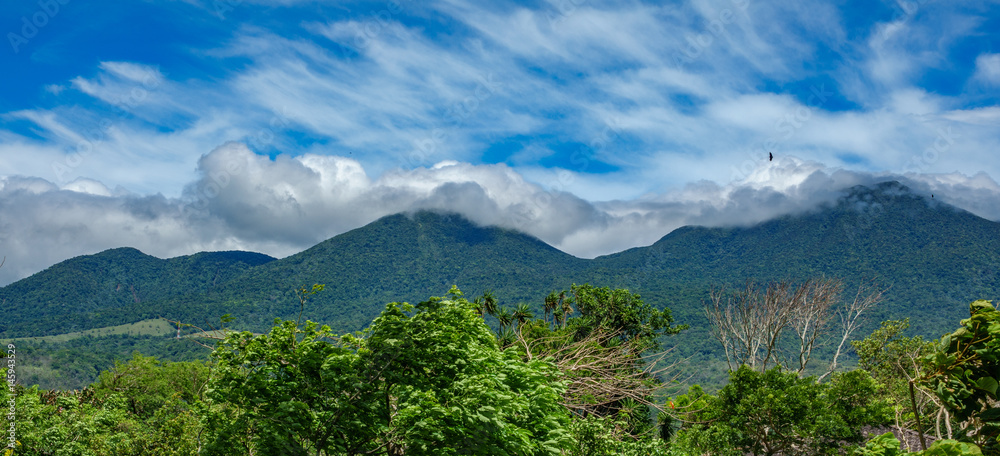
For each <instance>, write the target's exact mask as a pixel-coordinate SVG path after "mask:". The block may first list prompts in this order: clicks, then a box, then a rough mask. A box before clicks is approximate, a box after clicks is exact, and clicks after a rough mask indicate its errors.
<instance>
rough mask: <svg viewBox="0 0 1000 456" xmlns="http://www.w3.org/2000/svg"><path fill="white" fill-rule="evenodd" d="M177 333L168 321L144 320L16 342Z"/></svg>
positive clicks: (20, 339) (20, 338)
mask: <svg viewBox="0 0 1000 456" xmlns="http://www.w3.org/2000/svg"><path fill="white" fill-rule="evenodd" d="M176 332H177V330H176V329H175V328H174V326H173V325H172V324H170V323H169V322H167V321H166V320H162V319H159V318H153V319H149V320H142V321H139V322H135V323H129V324H127V325H118V326H108V327H104V328H96V329H88V330H86V331H77V332H71V333H66V334H58V335H55V336H42V337H19V338H16V339H14V341H31V342H41V341H46V342H67V341H70V340H73V339H78V338H81V337H87V336H92V337H100V336H114V335H120V334H125V335H129V336H166V335H168V334H175V333H176Z"/></svg>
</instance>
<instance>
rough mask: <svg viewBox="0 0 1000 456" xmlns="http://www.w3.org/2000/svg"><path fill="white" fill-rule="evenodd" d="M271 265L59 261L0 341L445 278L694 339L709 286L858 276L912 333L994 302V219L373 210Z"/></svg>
mask: <svg viewBox="0 0 1000 456" xmlns="http://www.w3.org/2000/svg"><path fill="white" fill-rule="evenodd" d="M271 260H273V259H272V258H270V257H267V256H264V255H259V254H253V253H247V252H224V253H202V254H198V255H192V256H188V257H180V258H174V259H170V260H159V259H156V258H153V257H150V256H148V255H144V254H142V253H141V252H139V251H137V250H134V249H115V250H109V251H106V252H102V253H100V254H97V255H90V256H85V257H78V258H74V259H71V260H68V261H65V262H62V263H59V264H57V265H55V266H53V267H51V268H49V269H47V270H45V271H43V272H40V273H38V274H36V275H34V276H31V277H29V278H26V279H24V280H21V281H19V282H16V283H14V284H11V285H9V286H7V287H4V288H0V302H5V304H4V309H3V314H4V318H3V319H2V321H0V338H9V337H24V336H38V335H45V334H58V333H63V332H69V331H77V330H82V329H89V328H95V327H103V326H109V325H117V324H123V323H129V322H133V321H138V320H142V319H145V318H155V317H157V316H163V317H167V318H171V319H177V320H182V321H189V322H192V323H195V324H201V323H203V322H205V321H218V317H219V316H221V315H223V314H231V315H233V316H234V317H236V319H237V320H236V322H235V323H234V325H238V326H242V327H245V328H248V329H253V330H258V331H263V330H265V329H266V328H269V327H270V325H271V323H272V321H273V319H274V317H286V318H288V317H292V318H294V316H296V315H297V314H298V311H299V301H298V299H297V298H296V295H295V292H294V290H295V289H297V288H300V287H302V286H311V285H312V284H314V283H322V284H325V285H326V290H325V291H324V292H322V293H320V294H318V295H316V296H314V297H312V298H311V300H310V302H309V303H307V305H306V307H305V311H304V314H303V318H308V319H311V320H314V321H319V322H323V323H327V324H330V325H331V326H332V327H333V329H334V330H335V331H339V332H344V331H352V330H357V329H360V328H362V327H364V326H365V325H366V324H367V323H368V322H370V321H371V319H372V318H373V317H374V316H376V315H377V314H378V312H379V311H381V310H382V309H383V308H384V305H385V303H386V302H389V301H401V300H407V301H412V302H416V301H417V300H420V299H423V298H425V297H426V296H430V295H438V294H441V293H443V292H444V291H446V290H447V289H448V288H449V286H450V285H453V284H454V285H458V286H459V287H460V288H461V289H462V290H463V291H465V292H466V294H467V295H478V294H481V293H482V292H484V291H486V290H494V292H495V294H496V296H497V297H498V298H499V299H500V303H501V304H502V305H513V304H515V303H517V302H519V301H527V302H530V303H531V304H532V305H533V306H535V307H536V310H538V311H539V312H540V308H541V298H542V297H544V296H545V295H546V294H548V293H549V292H550V291H552V290H557V289H566V288H569V286H570V285H571V284H572V283H583V282H590V283H593V284H597V285H600V286H611V287H626V288H629V289H632V290H635V291H638V292H639V293H641V294H642V295H643V297H644V298H645V300H646V301H647V302H649V303H651V304H653V305H654V306H659V307H663V306H667V307H670V308H671V309H673V310H674V315H675V317H676V318H677V320H678V321H679V322H681V323H691V324H692V327H693V329H694V330H695V331H694V332H697V331H696V330H697V327H698V324H697V323H698V322H699V321H700V320H701V311H700V309H701V302H702V300H703V299H704V298H705V297H706V296H707V290H708V289H710V288H711V287H718V286H720V285H723V284H727V285H734V284H738V283H740V282H742V281H744V280H746V279H747V278H756V279H761V280H768V279H793V280H795V279H802V278H806V277H809V276H812V275H816V274H826V275H829V276H836V277H840V278H843V279H845V281H846V282H847V283H848V285H849V286H851V285H855V284H857V283H859V282H861V281H862V280H868V279H875V280H877V281H878V282H879V283H881V284H883V285H891V287H892V288H891V290H890V292H889V294H888V295H887V302H886V304H885V305H884V306H882V308H881V309H880V314H879V315H873V318H872V320H873V323H872V324H877V322H878V321H879V320H880V319H885V318H890V317H891V318H900V317H903V316H909V317H911V321H912V322H913V328H914V329H915V330H916V331H917V332H919V333H923V334H927V335H929V336H933V337H936V336H939V335H940V334H939V333H940V332H941V331H943V330H944V329H943V328H947V327H948V326H949V324H950V322H953V321H955V320H957V319H960V318H961V317H962V315H963V312H965V311H967V309H966V304H967V303H968V302H969V301H970V300H973V299H979V298H983V299H992V298H996V297H997V295H998V294H1000V293H998V290H1000V278H998V271H1000V223H996V222H991V221H988V220H985V219H982V218H980V217H977V216H975V215H972V214H970V213H968V212H965V211H962V210H959V209H956V208H954V207H951V206H948V205H946V204H941V203H937V202H935V201H933V200H930V199H928V198H924V197H921V196H918V195H915V194H913V193H911V192H910V191H909V190H908V189H907V188H905V187H903V186H901V185H900V184H898V183H895V182H889V183H884V184H880V185H878V186H876V187H874V188H866V187H857V188H853V189H851V190H849V191H848V192H847V193H845V196H843V197H842V198H841V199H840V200H839V201H838V202H837V203H836V204H834V205H828V206H824V207H819V208H816V209H815V210H813V211H812V212H809V213H806V214H799V215H790V216H785V217H782V218H779V219H776V220H772V221H769V222H765V223H762V224H759V225H756V226H753V227H740V228H735V227H734V228H704V227H684V228H681V229H678V230H676V231H674V232H672V233H670V234H669V235H667V236H665V237H664V238H662V239H661V240H660V241H658V242H656V243H655V244H653V245H651V246H648V247H640V248H635V249H630V250H627V251H624V252H620V253H617V254H613V255H608V256H603V257H599V258H596V259H593V260H584V259H579V258H575V257H573V256H571V255H568V254H565V253H563V252H560V251H558V250H556V249H554V248H552V247H551V246H548V245H546V244H544V243H543V242H541V241H539V240H537V239H535V238H533V237H530V236H527V235H524V234H521V233H518V232H515V231H511V230H506V229H501V228H483V227H479V226H476V225H474V224H473V223H471V222H469V221H467V220H465V219H464V218H462V217H460V216H457V215H447V214H436V213H430V212H420V213H417V214H414V215H410V216H406V215H394V216H388V217H385V218H382V219H380V220H377V221H375V222H373V223H371V224H369V225H367V226H364V227H362V228H358V229H356V230H353V231H350V232H347V233H344V234H341V235H339V236H336V237H334V238H331V239H329V240H327V241H324V242H322V243H320V244H318V245H316V246H314V247H312V248H310V249H308V250H306V251H303V252H301V253H299V254H296V255H292V256H290V257H287V258H284V259H280V260H274V261H271ZM848 291H849V289H848ZM536 301H538V302H536ZM946 322H947V323H946ZM939 325H943V326H940V328H939ZM701 339H704V338H701Z"/></svg>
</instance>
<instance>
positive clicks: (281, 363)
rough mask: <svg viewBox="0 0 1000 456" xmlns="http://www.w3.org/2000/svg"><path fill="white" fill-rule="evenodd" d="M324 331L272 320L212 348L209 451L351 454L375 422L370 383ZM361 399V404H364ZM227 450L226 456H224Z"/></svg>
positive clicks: (360, 446)
mask: <svg viewBox="0 0 1000 456" xmlns="http://www.w3.org/2000/svg"><path fill="white" fill-rule="evenodd" d="M337 342H339V341H337V340H336V339H334V336H333V334H331V333H330V328H329V327H326V326H323V327H320V326H319V325H317V324H316V323H313V322H307V323H306V325H305V327H303V328H300V327H298V326H297V325H296V324H295V322H294V321H280V322H276V325H275V327H274V328H272V330H271V332H270V333H268V334H266V335H262V336H255V335H254V334H252V333H250V332H241V333H233V334H230V335H229V336H227V337H226V338H225V340H223V341H222V342H221V343H220V344H219V346H218V347H217V348H216V350H215V351H214V353H213V356H214V358H215V360H216V363H217V367H216V372H215V374H214V376H213V378H212V381H211V383H210V386H209V388H210V389H209V392H208V394H207V395H208V398H209V399H210V400H211V401H212V405H213V406H212V407H209V408H208V409H207V410H206V411H205V414H204V416H205V420H206V423H207V424H208V426H207V428H208V429H209V431H210V435H209V436H208V439H207V440H208V443H207V445H206V449H207V451H208V452H210V453H213V454H236V449H239V448H241V449H242V450H243V452H244V453H248V454H253V453H257V452H264V453H267V454H308V453H315V454H321V453H334V454H336V453H345V454H356V453H358V452H360V451H362V450H363V449H370V448H368V447H369V446H370V445H371V444H370V439H369V438H368V437H369V434H370V432H371V430H370V429H372V428H373V427H374V413H373V411H372V410H371V408H372V407H374V405H373V404H371V403H370V400H371V392H372V388H369V387H367V386H366V385H367V382H366V381H365V380H371V379H369V378H362V377H361V376H360V375H359V373H360V372H359V369H358V366H359V365H360V359H359V357H358V355H357V354H356V353H355V352H354V350H351V349H350V348H349V347H345V346H343V344H340V343H337ZM366 401H368V402H366ZM231 452H232V453H231Z"/></svg>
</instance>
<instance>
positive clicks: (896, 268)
mask: <svg viewBox="0 0 1000 456" xmlns="http://www.w3.org/2000/svg"><path fill="white" fill-rule="evenodd" d="M594 263H595V264H596V265H595V267H594V274H593V275H595V276H597V277H604V280H603V281H605V282H609V283H613V286H631V288H633V289H636V290H639V291H640V292H643V294H644V297H646V298H647V299H652V302H657V301H659V300H667V301H668V302H669V301H670V300H671V298H672V297H674V300H675V301H677V298H681V299H680V302H678V303H677V304H679V305H672V306H671V307H674V308H675V313H678V312H680V315H678V316H679V317H684V316H686V314H687V313H688V312H687V311H688V310H690V309H688V307H687V306H688V305H690V304H692V303H691V302H690V300H688V301H687V302H685V300H684V299H683V298H684V297H685V296H687V297H689V298H690V297H691V293H692V292H693V293H698V292H699V290H700V292H701V293H702V294H701V296H702V297H705V296H706V295H705V294H704V290H706V289H708V288H710V287H716V288H717V287H719V286H721V285H728V286H736V285H739V284H740V283H741V282H743V281H745V280H746V279H748V278H753V279H758V280H781V279H792V280H801V279H804V278H807V277H810V276H815V275H820V274H824V275H827V276H833V277H838V278H842V279H844V280H845V282H846V283H847V289H846V290H845V293H844V294H845V296H844V297H845V298H850V297H852V296H848V294H849V293H850V291H851V289H852V288H853V287H856V286H857V285H858V284H860V282H862V281H866V280H875V281H876V282H877V283H879V284H881V286H883V287H886V286H888V287H890V289H889V292H888V293H887V294H886V301H885V304H884V305H882V306H881V308H880V309H879V311H878V312H877V315H873V316H872V320H874V321H873V322H872V324H873V325H874V324H877V323H878V321H880V320H884V319H890V318H892V319H900V318H905V317H911V322H912V324H913V326H912V328H913V329H914V330H915V331H916V332H917V333H920V334H925V335H928V336H931V337H939V336H940V335H941V333H942V331H944V330H945V328H948V327H949V325H950V322H952V321H956V320H958V319H961V318H963V316H964V315H966V314H967V312H968V302H969V301H970V300H974V299H994V298H998V297H1000V223H996V222H991V221H989V220H986V219H983V218H981V217H978V216H975V215H973V214H971V213H969V212H966V211H963V210H961V209H957V208H955V207H953V206H949V205H946V204H941V203H937V202H935V201H933V200H930V199H929V198H924V197H921V196H918V195H915V194H913V193H911V192H910V191H909V190H908V189H907V188H906V187H905V186H902V185H900V184H899V183H897V182H886V183H883V184H880V185H878V186H876V187H875V188H867V187H855V188H852V189H850V190H849V191H848V192H847V193H846V194H845V196H844V197H842V198H840V199H839V200H838V201H837V203H836V204H835V205H832V206H824V207H819V208H816V209H815V210H813V211H812V212H810V213H806V214H800V215H790V216H785V217H781V218H779V219H776V220H771V221H768V222H765V223H762V224H759V225H757V226H753V227H749V228H705V227H683V228H680V229H677V230H675V231H674V232H672V233H670V234H668V235H667V236H665V237H663V238H662V239H660V240H659V241H657V242H656V243H655V244H653V245H651V246H649V247H641V248H635V249H630V250H627V251H624V252H620V253H617V254H613V255H608V256H605V257H600V258H597V259H596V260H595V261H594ZM684 290H689V293H684V292H683V291H684ZM698 299H701V298H698ZM694 304H695V307H696V309H695V312H693V314H692V316H700V304H699V303H694ZM679 319H680V320H683V318H679ZM692 326H694V325H692Z"/></svg>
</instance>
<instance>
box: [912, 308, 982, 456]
mask: <svg viewBox="0 0 1000 456" xmlns="http://www.w3.org/2000/svg"><path fill="white" fill-rule="evenodd" d="M969 314H970V317H969V318H966V319H964V320H962V321H961V325H962V327H960V328H958V329H957V330H955V331H954V332H952V333H951V334H946V335H944V336H943V337H941V340H940V343H939V344H937V346H936V347H935V349H934V351H933V352H932V353H930V354H929V355H927V356H926V357H925V359H924V361H926V362H927V364H928V370H927V372H926V373H925V374H924V375H923V377H922V378H921V381H922V382H923V383H925V384H927V385H928V386H929V387H930V389H931V390H932V391H934V393H935V394H936V395H937V397H938V398H940V400H941V401H942V402H943V404H944V406H945V407H947V408H948V410H950V411H951V413H952V414H954V417H955V418H956V419H957V420H958V421H959V422H962V423H964V426H963V428H962V430H961V432H960V433H959V435H970V436H972V437H973V439H974V441H975V442H976V443H978V444H979V445H980V446H982V447H983V448H984V449H985V450H987V451H988V452H995V451H1000V445H998V443H997V437H998V436H1000V408H997V407H996V404H997V400H998V397H997V393H998V388H1000V382H998V379H1000V312H998V311H997V310H996V309H995V308H994V307H993V304H992V303H991V302H990V301H983V300H979V301H975V302H973V303H972V304H970V305H969Z"/></svg>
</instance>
